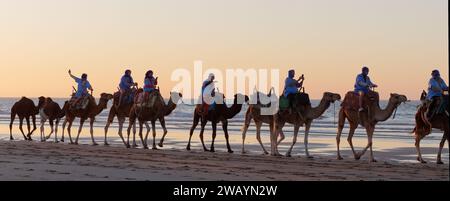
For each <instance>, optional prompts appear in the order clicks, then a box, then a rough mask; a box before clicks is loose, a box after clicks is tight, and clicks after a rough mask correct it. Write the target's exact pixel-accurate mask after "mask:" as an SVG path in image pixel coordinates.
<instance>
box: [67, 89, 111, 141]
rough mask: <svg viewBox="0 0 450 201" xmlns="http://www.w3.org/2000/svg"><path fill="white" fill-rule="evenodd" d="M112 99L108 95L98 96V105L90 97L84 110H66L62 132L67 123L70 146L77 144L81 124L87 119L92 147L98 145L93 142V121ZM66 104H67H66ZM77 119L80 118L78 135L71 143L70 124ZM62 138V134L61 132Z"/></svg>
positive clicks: (81, 127)
mask: <svg viewBox="0 0 450 201" xmlns="http://www.w3.org/2000/svg"><path fill="white" fill-rule="evenodd" d="M111 99H113V95H112V94H108V93H102V94H101V95H100V101H99V103H98V104H96V101H95V99H94V97H92V96H90V97H89V104H88V105H87V107H86V108H85V109H72V108H70V107H69V108H68V109H67V110H66V119H65V121H64V123H63V131H64V129H65V126H66V123H69V125H68V126H67V133H68V134H69V139H70V144H78V138H79V136H80V133H81V130H82V129H83V124H84V122H85V121H86V120H87V119H88V118H89V120H90V133H91V140H92V145H98V144H97V143H96V142H95V140H94V121H95V117H96V116H97V115H98V114H100V113H101V112H102V111H103V110H104V109H106V108H107V106H108V101H109V100H111ZM66 104H68V103H66ZM77 117H79V118H80V127H79V128H78V134H77V138H76V139H75V142H73V141H72V136H71V132H70V131H71V128H72V123H73V121H74V120H75V118H77ZM63 136H64V132H63Z"/></svg>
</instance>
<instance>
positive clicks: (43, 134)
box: [42, 119, 56, 140]
mask: <svg viewBox="0 0 450 201" xmlns="http://www.w3.org/2000/svg"><path fill="white" fill-rule="evenodd" d="M48 123H49V124H50V133H49V134H48V138H50V136H51V135H52V134H53V133H54V132H55V130H54V124H53V119H49V121H48ZM42 136H43V137H44V140H46V139H48V138H47V137H45V133H42ZM55 137H56V134H55Z"/></svg>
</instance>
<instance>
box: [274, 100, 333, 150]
mask: <svg viewBox="0 0 450 201" xmlns="http://www.w3.org/2000/svg"><path fill="white" fill-rule="evenodd" d="M340 99H341V96H340V95H339V94H336V93H331V92H325V93H323V96H322V99H321V101H320V103H319V105H318V106H316V107H311V105H307V106H306V107H305V111H304V114H303V118H301V117H300V116H299V114H298V113H296V112H293V113H288V112H285V111H284V112H283V111H280V112H278V113H277V114H275V115H274V118H273V119H274V126H275V128H274V129H273V130H274V132H275V133H274V134H273V135H271V139H272V140H271V144H272V155H276V156H279V155H280V154H279V152H278V145H279V144H280V142H281V141H282V140H283V139H284V136H283V133H282V129H283V127H284V125H285V124H286V123H289V124H293V125H294V136H293V140H292V145H291V147H290V148H289V150H288V151H287V153H286V156H287V157H290V156H291V153H292V149H293V148H294V145H295V143H296V142H297V136H298V131H299V129H300V127H301V126H302V125H303V124H304V125H305V141H304V143H305V154H306V157H308V158H312V156H311V155H310V154H309V151H308V137H309V130H310V128H311V124H312V122H313V120H314V119H317V118H319V117H320V116H322V114H323V113H324V112H325V111H326V110H327V109H328V108H329V107H330V105H331V103H334V102H335V101H338V100H340ZM294 104H295V103H294ZM278 134H280V135H281V139H280V140H279V141H278V142H277V141H276V139H277V136H278Z"/></svg>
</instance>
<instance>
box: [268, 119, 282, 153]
mask: <svg viewBox="0 0 450 201" xmlns="http://www.w3.org/2000/svg"><path fill="white" fill-rule="evenodd" d="M274 129H275V127H274V126H273V122H270V123H269V132H270V133H271V135H272V133H274ZM281 133H283V131H281ZM277 146H278V144H277ZM267 154H269V152H267Z"/></svg>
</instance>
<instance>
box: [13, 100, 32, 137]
mask: <svg viewBox="0 0 450 201" xmlns="http://www.w3.org/2000/svg"><path fill="white" fill-rule="evenodd" d="M38 113H39V107H38V106H36V105H34V102H33V101H32V100H31V99H28V98H26V97H22V98H21V99H20V100H19V101H17V102H16V103H14V105H13V106H12V108H11V122H10V124H9V139H10V140H14V138H13V136H12V126H13V123H14V120H15V118H16V115H17V116H19V122H20V125H19V130H20V132H21V133H22V135H23V138H24V139H25V140H31V135H32V134H33V132H34V131H35V130H36V115H37V114H38ZM30 117H31V119H32V121H33V130H30ZM23 119H25V120H26V122H27V129H28V134H27V135H26V136H25V133H24V132H23V129H22V125H23Z"/></svg>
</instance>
